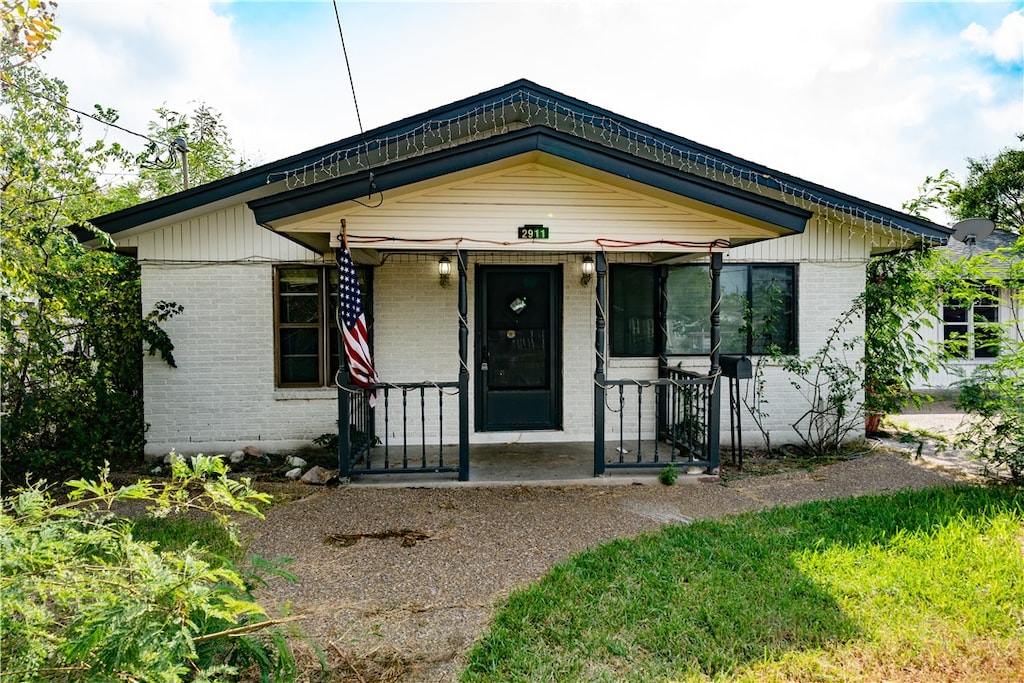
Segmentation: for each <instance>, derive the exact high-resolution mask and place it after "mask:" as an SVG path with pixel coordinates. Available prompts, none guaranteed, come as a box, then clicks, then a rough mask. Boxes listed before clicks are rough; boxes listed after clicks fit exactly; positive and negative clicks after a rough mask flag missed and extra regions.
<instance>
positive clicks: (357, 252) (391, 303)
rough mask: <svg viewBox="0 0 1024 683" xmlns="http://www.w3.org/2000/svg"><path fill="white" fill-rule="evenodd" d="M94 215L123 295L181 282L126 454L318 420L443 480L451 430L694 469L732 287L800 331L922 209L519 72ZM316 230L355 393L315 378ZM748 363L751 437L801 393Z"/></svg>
mask: <svg viewBox="0 0 1024 683" xmlns="http://www.w3.org/2000/svg"><path fill="white" fill-rule="evenodd" d="M795 144H798V141H795ZM835 161H836V163H843V160H842V159H836V160H835ZM93 222H94V223H95V224H96V225H97V226H98V227H99V228H101V229H103V230H105V231H107V232H108V233H110V234H111V235H112V237H113V239H114V241H115V242H116V244H117V246H118V248H120V249H122V250H130V251H133V252H134V253H135V254H136V255H137V258H138V259H139V262H140V263H141V266H142V293H143V307H144V309H145V310H149V308H150V307H152V306H153V304H154V303H155V302H157V301H160V300H166V301H175V302H177V303H179V304H181V305H183V306H184V313H183V314H181V315H179V316H177V317H175V318H173V319H171V320H170V321H168V322H167V323H166V326H165V327H166V329H167V331H168V332H169V334H170V336H171V338H172V339H173V341H174V343H175V357H176V360H177V364H178V367H177V369H172V368H169V367H166V366H164V365H162V364H161V363H160V362H158V361H157V360H155V359H153V358H149V357H146V358H145V386H144V396H145V413H146V421H147V422H148V423H149V425H150V428H149V432H148V435H147V438H148V445H147V451H148V452H151V453H161V452H166V451H167V450H169V449H171V448H174V449H177V450H178V451H179V452H195V451H204V452H224V451H228V450H231V449H235V448H238V447H240V446H243V445H247V444H254V443H255V444H257V445H259V444H262V445H263V447H264V448H266V449H272V450H286V449H292V448H296V447H299V446H301V445H304V444H308V443H309V442H310V440H311V439H313V438H314V437H316V436H318V435H320V434H323V433H325V432H331V431H334V430H335V429H336V427H335V423H336V420H340V421H341V424H345V423H346V422H348V423H351V424H352V425H354V426H353V427H352V429H351V432H350V434H351V435H352V436H353V440H352V444H351V445H352V449H353V450H354V451H359V450H361V449H363V448H364V447H365V446H366V445H367V442H368V441H369V442H371V443H372V442H373V438H376V439H379V440H380V441H381V444H380V446H377V447H376V448H375V449H374V450H373V451H372V452H371V453H370V455H371V457H370V458H368V459H367V458H365V457H363V456H365V454H363V455H362V456H354V457H353V460H352V462H355V460H356V459H357V457H362V460H361V466H367V465H369V467H370V468H371V469H376V468H378V467H383V466H384V463H383V460H382V457H383V456H382V455H381V454H380V453H379V451H382V450H383V449H384V448H385V447H387V449H388V453H389V455H388V456H387V457H388V467H389V468H390V469H398V470H410V469H413V470H419V469H423V470H437V469H449V468H451V467H453V466H457V467H459V468H460V469H459V472H460V476H461V477H463V478H464V477H465V476H466V474H467V470H466V469H465V459H466V458H467V457H468V458H471V457H472V448H471V444H494V443H506V442H579V441H586V442H590V441H593V442H594V444H595V446H594V450H595V468H594V469H595V473H600V472H601V471H603V470H604V469H605V463H607V464H608V466H615V465H617V464H619V463H618V459H619V458H620V457H622V459H623V461H624V462H623V463H622V464H627V465H628V464H631V463H632V464H638V463H637V461H638V460H639V461H640V462H639V464H645V465H654V464H663V463H664V462H665V461H666V460H667V459H669V458H682V459H683V462H684V463H696V465H697V466H698V467H702V468H705V469H714V468H716V467H717V465H718V454H719V422H720V421H721V419H722V418H721V414H722V412H723V410H722V408H721V406H722V405H723V402H725V403H726V407H725V409H724V410H725V411H727V410H728V406H727V399H726V398H725V392H723V391H721V382H720V381H719V379H718V375H717V371H718V367H719V363H720V359H719V355H718V354H719V353H720V352H724V353H730V354H756V353H758V352H759V351H760V350H761V349H760V348H759V347H758V345H759V344H760V343H761V342H760V341H759V340H760V339H761V336H760V335H751V334H749V333H748V332H746V331H745V328H744V324H743V320H744V317H745V316H744V311H745V310H746V309H747V308H748V307H750V308H751V310H753V311H754V316H755V320H756V319H757V316H758V311H759V310H760V309H763V307H764V306H765V305H766V301H765V300H764V296H765V295H764V292H766V291H771V292H772V301H773V302H774V305H777V306H780V307H781V310H780V311H779V313H780V315H778V316H773V323H772V332H773V341H776V342H778V343H780V344H782V345H783V346H785V347H787V348H789V349H790V350H792V351H793V352H807V353H810V352H813V351H814V350H815V349H816V348H817V347H818V346H819V345H820V344H821V342H822V340H823V339H824V337H825V335H826V333H827V331H828V329H829V327H831V324H832V322H833V321H834V320H835V319H836V318H837V317H838V316H839V315H840V314H841V313H842V312H843V311H844V310H846V309H847V308H848V307H849V306H850V303H851V301H852V300H853V299H854V298H855V297H856V296H857V295H858V294H859V293H860V292H861V291H862V290H863V287H864V277H865V264H866V263H867V261H868V259H869V258H870V257H871V256H872V255H874V254H878V253H882V252H884V251H889V250H893V249H901V248H910V247H913V246H915V245H917V244H920V243H922V242H927V243H933V244H934V243H942V242H944V241H945V240H946V238H947V237H948V235H949V230H948V229H947V228H945V227H943V226H940V225H937V224H934V223H931V222H929V221H926V220H923V219H920V218H916V217H914V216H910V215H907V214H904V213H901V212H899V211H894V210H892V209H888V208H885V207H882V206H879V205H876V204H872V203H869V202H866V201H863V200H860V199H857V198H855V197H851V196H849V195H846V194H843V193H841V192H839V191H836V190H832V189H829V188H826V187H823V186H820V185H816V184H813V183H810V182H807V181H804V180H800V179H798V178H794V177H792V176H788V175H786V174H784V173H780V172H778V171H775V170H772V169H769V168H766V167H764V166H761V165H758V164H755V163H752V162H748V161H745V160H743V159H740V158H737V157H734V156H732V155H729V154H726V153H725V152H721V151H718V150H715V149H711V148H708V147H705V146H703V145H699V144H697V143H695V142H692V141H690V140H687V139H685V138H681V137H677V136H675V135H672V134H670V133H666V132H664V131H661V130H658V129H655V128H652V127H650V126H647V125H645V124H643V123H640V122H637V121H632V120H630V119H626V118H624V117H621V116H618V115H616V114H613V113H611V112H609V111H606V110H603V109H600V108H598V107H595V106H592V105H590V104H587V103H584V102H581V101H579V100H576V99H573V98H571V97H568V96H566V95H563V94H561V93H557V92H554V91H552V90H549V89H546V88H543V87H541V86H538V85H536V84H534V83H531V82H529V81H517V82H514V83H511V84H508V85H506V86H503V87H500V88H497V89H495V90H491V91H489V92H485V93H482V94H479V95H476V96H474V97H470V98H467V99H465V100H462V101H459V102H456V103H453V104H450V105H447V106H444V107H440V108H437V109H434V110H432V111H429V112H426V113H424V114H421V115H418V116H413V117H410V118H407V119H403V120H401V121H398V122H396V123H393V124H391V125H387V126H383V127H381V128H378V129H376V130H372V131H368V132H367V133H366V134H365V135H360V136H355V137H352V138H349V139H346V140H341V141H339V142H336V143H333V144H330V145H326V146H323V147H320V148H317V149H314V150H310V151H309V152H305V153H302V154H299V155H296V156H293V157H290V158H287V159H283V160H281V161H276V162H273V163H270V164H266V165H264V166H261V167H259V168H254V169H251V170H248V171H245V172H243V173H239V174H237V175H235V176H232V177H229V178H225V179H222V180H220V181H217V182H213V183H209V184H207V185H203V186H201V187H196V188H193V189H191V190H187V191H185V192H181V193H178V194H175V195H173V196H169V197H164V198H162V199H158V200H155V201H152V202H148V203H145V204H141V205H139V206H135V207H132V208H129V209H126V210H123V211H119V212H117V213H113V214H109V215H106V216H101V217H99V218H97V219H95V220H94V221H93ZM343 226H344V228H343ZM343 232H347V242H348V245H349V247H350V249H351V252H352V254H353V258H354V260H355V261H356V263H357V264H358V265H359V266H360V279H361V282H362V289H363V294H364V305H365V309H366V314H367V318H368V320H369V321H370V329H371V332H370V334H371V342H372V347H373V353H374V357H375V366H376V370H377V372H378V374H379V377H380V380H381V382H382V386H381V387H379V388H378V391H377V392H376V408H375V409H373V410H372V411H370V410H369V407H368V405H367V402H366V400H365V394H364V393H363V392H358V391H354V390H353V389H352V388H351V387H346V388H343V389H341V390H338V389H337V388H336V387H335V382H334V380H335V376H336V373H337V372H338V369H339V365H340V363H341V362H342V361H341V360H339V354H338V344H337V337H336V333H335V330H336V317H335V315H334V313H333V311H334V307H335V305H336V297H335V288H336V281H337V272H338V271H337V269H336V268H335V267H334V256H333V253H334V252H333V250H335V249H337V248H339V247H340V246H341V237H342V233H343ZM439 267H440V268H443V269H448V268H450V269H451V274H450V275H449V276H447V278H446V280H447V282H442V278H441V277H439ZM445 285H447V286H445ZM718 295H720V296H718ZM713 299H718V300H720V301H721V307H720V315H719V316H715V317H714V320H713V319H712V318H713V317H712V316H711V315H710V312H711V308H712V304H711V302H712V300H713ZM524 304H525V306H524ZM718 321H720V323H719V322H718ZM862 331H863V324H862V322H861V323H860V324H859V328H858V326H857V325H854V326H853V328H851V329H850V330H849V331H848V332H847V333H846V334H847V335H848V336H850V337H854V336H856V335H857V334H859V333H861V332H862ZM684 371H688V372H684ZM340 376H342V377H344V376H345V373H344V372H342V373H341V374H340ZM766 380H767V387H768V392H769V394H770V396H771V398H770V401H771V404H770V406H771V411H770V412H771V416H770V418H769V419H770V423H769V424H770V427H771V428H772V429H773V441H774V442H776V443H781V442H785V441H787V440H791V437H792V428H791V424H792V423H793V421H794V420H795V419H797V418H798V417H799V416H800V415H801V414H802V413H803V412H805V411H806V409H807V406H806V402H804V404H802V405H801V401H800V396H799V394H797V393H795V392H794V391H793V389H792V388H791V387H790V384H789V381H788V380H787V379H786V377H785V376H784V375H783V374H782V373H781V371H776V370H772V369H769V372H768V374H767V376H766ZM741 381H744V380H741ZM339 396H341V397H345V398H347V399H348V400H340V401H339ZM725 414H728V413H727V412H726V413H725ZM750 427H752V425H751V424H750V423H749V420H748V422H747V423H746V424H744V429H745V430H747V431H749V429H750ZM346 431H347V430H342V437H346V436H349V434H346ZM370 432H372V435H371V436H370V437H368V436H367V433H370ZM726 433H728V431H727V432H726ZM656 435H660V436H661V437H663V439H662V441H661V442H660V444H659V443H655V439H654V437H655V436H656ZM787 435H788V436H787ZM746 436H747V443H748V444H749V443H752V442H751V439H753V438H755V437H756V432H749V433H748V434H747V435H746ZM666 441H667V442H669V447H668V449H666V447H665V443H666ZM342 442H343V446H342V448H343V449H344V448H345V445H344V444H345V443H347V442H348V439H345V438H342ZM439 444H442V445H443V446H444V450H443V451H442V455H443V457H444V461H443V462H438V456H437V453H436V451H437V446H438V445H439ZM455 446H458V448H457V449H456V450H454V451H453V450H452V448H453V447H455ZM654 446H658V448H659V449H660V450H658V451H657V452H655V453H652V450H651V449H652V448H653V447H654ZM623 451H628V454H625V455H624V454H623V453H622V452H623ZM655 459H656V460H657V462H655ZM348 464H350V463H349V460H347V459H346V460H344V462H343V465H344V466H343V469H345V467H347V466H348Z"/></svg>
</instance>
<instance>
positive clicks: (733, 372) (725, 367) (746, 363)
mask: <svg viewBox="0 0 1024 683" xmlns="http://www.w3.org/2000/svg"><path fill="white" fill-rule="evenodd" d="M718 361H719V363H720V364H721V366H722V374H723V375H724V376H726V377H731V378H733V379H750V378H751V377H753V376H754V368H753V366H752V365H751V363H750V359H749V358H747V357H746V356H728V355H722V356H719V357H718Z"/></svg>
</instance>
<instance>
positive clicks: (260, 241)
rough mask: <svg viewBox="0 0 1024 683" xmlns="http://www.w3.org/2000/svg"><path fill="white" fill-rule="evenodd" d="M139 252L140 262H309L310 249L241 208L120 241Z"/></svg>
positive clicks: (312, 257) (123, 245) (119, 243)
mask: <svg viewBox="0 0 1024 683" xmlns="http://www.w3.org/2000/svg"><path fill="white" fill-rule="evenodd" d="M117 244H118V246H119V247H135V248H137V249H138V258H139V260H140V261H144V262H145V261H183V262H184V261H208V262H223V261H243V260H273V261H308V260H311V259H314V258H317V257H316V255H315V254H313V253H312V252H310V251H309V250H308V249H305V248H303V247H302V246H300V245H299V244H296V243H295V242H293V241H292V240H289V239H287V238H286V237H282V236H281V235H278V234H276V233H274V232H271V231H270V230H267V229H266V228H263V227H261V226H259V225H257V224H256V219H255V217H254V216H253V213H252V211H250V210H249V207H247V206H245V205H244V204H239V205H236V206H233V207H230V208H227V209H223V210H221V211H215V212H213V213H210V214H207V215H205V216H199V217H198V218H193V219H191V220H187V221H183V222H181V223H172V224H170V225H167V226H164V227H162V228H159V229H156V230H151V231H149V232H145V233H142V234H141V235H136V236H133V237H127V238H124V239H120V240H118V243H117Z"/></svg>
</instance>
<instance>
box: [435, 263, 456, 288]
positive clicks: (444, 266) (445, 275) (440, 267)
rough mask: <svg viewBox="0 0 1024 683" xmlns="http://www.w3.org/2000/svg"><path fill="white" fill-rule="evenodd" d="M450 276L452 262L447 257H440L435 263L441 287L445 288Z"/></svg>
mask: <svg viewBox="0 0 1024 683" xmlns="http://www.w3.org/2000/svg"><path fill="white" fill-rule="evenodd" d="M451 274H452V262H451V261H450V260H449V259H448V257H447V256H442V257H441V259H440V260H439V261H438V262H437V275H438V278H439V280H440V283H441V286H442V287H447V286H448V282H449V278H450V277H451Z"/></svg>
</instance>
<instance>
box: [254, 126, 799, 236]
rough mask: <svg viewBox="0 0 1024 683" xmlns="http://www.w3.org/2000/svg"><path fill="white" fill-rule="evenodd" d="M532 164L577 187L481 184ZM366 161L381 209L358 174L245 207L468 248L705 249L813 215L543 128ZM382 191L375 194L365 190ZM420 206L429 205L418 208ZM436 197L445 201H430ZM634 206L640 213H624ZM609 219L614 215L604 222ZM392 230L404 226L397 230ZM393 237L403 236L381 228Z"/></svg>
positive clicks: (783, 231) (307, 231)
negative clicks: (531, 232) (527, 234)
mask: <svg viewBox="0 0 1024 683" xmlns="http://www.w3.org/2000/svg"><path fill="white" fill-rule="evenodd" d="M527 167H530V168H533V169H540V170H543V171H544V172H546V173H548V174H549V175H550V176H551V179H552V181H553V182H556V187H555V189H556V190H557V189H565V187H564V185H566V184H573V183H574V184H575V187H574V188H572V189H573V190H574V191H575V192H576V193H575V195H574V194H573V193H572V192H563V193H562V194H561V195H558V196H557V197H556V194H557V193H556V192H553V191H551V190H552V188H551V187H548V188H547V189H544V187H543V182H540V181H539V182H535V183H532V184H529V183H525V184H523V185H521V186H520V187H519V188H518V189H519V190H522V192H515V191H512V192H511V193H509V192H506V194H500V193H495V192H492V193H488V192H486V191H481V189H482V187H483V185H482V183H486V182H493V181H495V179H499V180H501V181H505V182H506V183H507V182H509V181H510V178H513V177H514V176H515V175H516V173H521V172H522V170H523V169H524V168H527ZM373 172H374V182H375V186H376V189H377V190H379V191H380V192H381V193H382V197H383V202H382V203H381V205H380V206H379V207H377V208H372V209H371V208H368V207H366V206H364V205H365V204H366V203H367V189H368V178H367V175H366V174H363V173H360V174H354V175H349V176H344V177H341V178H337V179H334V180H329V181H324V182H321V183H317V184H316V185H312V186H307V187H300V188H297V189H295V190H291V191H287V192H283V193H280V194H277V195H274V196H271V197H265V198H260V199H255V200H253V201H250V202H249V207H250V208H251V209H252V210H253V212H254V213H255V216H256V219H257V222H259V223H260V224H261V225H264V226H266V227H268V228H270V229H273V230H275V231H277V232H281V233H283V234H287V235H289V236H290V237H292V238H293V239H296V240H298V241H302V242H307V241H313V240H315V241H316V242H317V243H318V244H321V243H322V240H323V239H324V235H325V234H329V233H336V232H337V231H338V226H339V220H340V219H341V218H345V219H346V220H347V223H348V227H349V238H350V244H352V246H357V244H355V243H353V242H352V240H353V239H360V238H365V237H367V236H370V237H374V238H377V242H376V244H377V246H385V245H384V244H383V243H384V242H386V246H387V248H388V249H401V248H405V249H423V248H424V243H423V242H422V241H420V242H417V241H416V240H438V239H440V242H434V244H435V245H436V246H451V245H450V244H445V242H447V241H448V240H447V239H446V238H448V237H451V242H452V243H455V242H456V241H458V240H462V244H463V246H465V247H467V248H474V246H473V244H472V240H471V239H469V238H470V237H471V236H473V235H474V234H475V233H481V240H482V242H485V243H486V246H481V248H488V249H516V250H522V249H536V250H551V249H556V250H559V251H571V250H574V249H578V250H590V249H594V248H595V246H600V243H599V241H598V240H599V239H602V238H603V239H606V240H610V241H612V242H614V241H616V240H619V239H621V238H623V236H625V239H623V241H624V242H627V243H628V244H623V245H619V244H616V245H614V246H615V247H616V248H625V249H630V248H632V249H634V250H643V251H665V252H679V251H689V250H693V249H698V248H699V249H701V250H702V251H705V252H706V251H707V249H708V246H709V245H711V244H715V245H716V246H717V247H718V248H728V247H729V246H737V245H739V244H743V243H748V242H752V241H758V240H763V239H770V238H773V237H779V236H783V235H789V234H794V233H799V232H802V231H803V230H804V227H805V225H806V223H807V219H808V218H809V217H810V216H811V213H810V212H808V211H806V210H804V209H800V208H797V207H793V206H790V205H787V204H784V203H782V202H780V201H776V200H773V199H770V198H766V197H763V196H760V195H758V194H754V193H749V192H745V191H743V190H740V189H737V188H734V187H730V186H725V185H721V184H719V183H715V182H712V181H710V180H707V179H704V178H700V177H698V176H693V175H689V174H685V173H682V172H679V171H676V170H674V169H671V168H668V167H666V166H663V165H661V164H657V163H655V162H651V161H649V160H646V159H642V158H638V157H635V156H633V155H629V154H626V153H624V152H622V151H620V150H615V149H609V148H607V147H603V146H600V145H595V144H593V143H590V142H588V141H586V140H580V139H578V138H575V137H573V136H570V135H567V134H565V133H561V132H559V131H554V130H550V129H547V128H543V127H531V128H527V129H523V130H517V131H512V132H509V133H504V134H501V135H498V136H494V137H491V138H488V139H486V140H479V141H476V142H471V143H466V144H463V145H459V146H457V147H453V148H449V149H442V150H438V151H436V152H433V153H430V154H427V155H422V156H419V157H415V158H411V159H405V160H402V161H398V162H394V163H392V164H389V165H386V166H383V167H379V168H375V169H374V171H373ZM520 181H522V178H520ZM471 183H476V188H475V189H476V191H475V192H470V193H469V194H470V195H473V196H466V193H465V192H463V194H462V196H460V195H459V192H460V190H459V188H465V187H466V186H467V184H471ZM558 183H560V184H561V187H560V186H558ZM498 184H500V183H498ZM493 189H495V190H497V185H495V187H494V188H493ZM506 189H507V188H506ZM379 199H380V195H374V196H373V197H371V198H370V201H373V202H376V201H378V200H379ZM552 202H553V203H552ZM602 202H605V204H604V205H602ZM427 205H430V206H431V208H432V210H424V207H425V206H427ZM442 206H443V207H445V210H443V211H439V210H437V209H438V208H439V207H442ZM631 210H632V211H635V212H636V213H635V214H631V213H630V211H631ZM567 214H568V216H567ZM630 215H634V216H636V217H637V218H636V220H633V221H629V220H626V219H627V218H628V217H629V216H630ZM602 219H603V220H602ZM624 220H626V224H625V226H624V224H623V221H624ZM605 221H612V222H614V225H610V224H608V225H602V222H605ZM488 222H491V223H492V224H491V225H487V223H488ZM481 223H484V224H483V225H481ZM535 223H536V224H543V225H545V226H547V227H549V228H550V229H551V231H552V234H551V239H550V240H549V241H535V242H534V241H525V240H517V239H516V232H515V230H516V227H518V226H520V225H524V224H535ZM396 229H401V230H403V233H402V234H401V235H397V234H396ZM623 231H625V232H623ZM489 232H490V233H491V234H488V233H489ZM314 234H317V235H319V238H318V239H317V238H314V237H313V235H314ZM453 236H458V237H453ZM394 237H402V238H403V240H404V241H403V240H394V239H387V238H394ZM640 243H646V244H640ZM574 245H575V246H574ZM686 245H690V246H689V247H687V246H686Z"/></svg>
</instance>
